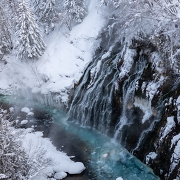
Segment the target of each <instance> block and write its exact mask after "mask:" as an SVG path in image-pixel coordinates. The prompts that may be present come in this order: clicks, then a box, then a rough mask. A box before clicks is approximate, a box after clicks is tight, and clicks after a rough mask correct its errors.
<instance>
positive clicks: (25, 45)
mask: <svg viewBox="0 0 180 180" xmlns="http://www.w3.org/2000/svg"><path fill="white" fill-rule="evenodd" d="M16 29H17V36H18V57H19V58H20V59H27V58H30V59H34V58H37V57H39V56H41V55H42V54H43V52H44V50H45V44H44V41H43V39H42V36H41V34H40V30H39V28H38V26H37V24H36V21H35V19H34V16H33V14H32V13H31V11H30V9H29V8H28V6H27V4H26V3H24V2H21V3H19V8H18V22H17V26H16Z"/></svg>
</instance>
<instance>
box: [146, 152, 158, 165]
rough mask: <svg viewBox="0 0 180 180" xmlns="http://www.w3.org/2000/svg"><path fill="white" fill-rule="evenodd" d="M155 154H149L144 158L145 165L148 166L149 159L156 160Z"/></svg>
mask: <svg viewBox="0 0 180 180" xmlns="http://www.w3.org/2000/svg"><path fill="white" fill-rule="evenodd" d="M156 157H157V154H156V153H155V152H150V153H149V154H148V155H147V156H146V164H148V162H149V160H150V159H156Z"/></svg>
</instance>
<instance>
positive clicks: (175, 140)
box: [171, 134, 180, 148]
mask: <svg viewBox="0 0 180 180" xmlns="http://www.w3.org/2000/svg"><path fill="white" fill-rule="evenodd" d="M178 140H180V134H178V135H176V136H174V137H173V138H172V140H171V148H172V147H173V145H174V144H176V143H177V141H178Z"/></svg>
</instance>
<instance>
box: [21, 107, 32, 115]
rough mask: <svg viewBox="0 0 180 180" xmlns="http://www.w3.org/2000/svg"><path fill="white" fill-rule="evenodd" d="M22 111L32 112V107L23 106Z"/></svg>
mask: <svg viewBox="0 0 180 180" xmlns="http://www.w3.org/2000/svg"><path fill="white" fill-rule="evenodd" d="M21 112H25V113H27V114H28V113H29V112H30V109H29V108H28V107H23V108H22V109H21Z"/></svg>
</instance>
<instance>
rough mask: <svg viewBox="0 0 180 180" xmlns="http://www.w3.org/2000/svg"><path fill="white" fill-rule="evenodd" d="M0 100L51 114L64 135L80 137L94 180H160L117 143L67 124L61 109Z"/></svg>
mask: <svg viewBox="0 0 180 180" xmlns="http://www.w3.org/2000/svg"><path fill="white" fill-rule="evenodd" d="M0 101H1V102H2V101H4V102H9V103H12V104H15V106H21V107H23V106H27V107H41V108H42V109H44V110H45V111H47V112H48V113H50V114H51V115H52V117H53V119H54V125H58V126H60V127H61V128H63V130H64V131H66V132H67V133H69V134H71V135H73V136H74V137H76V138H79V139H80V140H81V141H83V142H84V143H85V144H86V146H87V147H88V148H89V149H88V154H87V156H88V161H89V162H88V166H89V168H90V169H91V170H92V171H94V172H95V174H96V177H95V179H94V180H115V179H116V178H117V177H122V178H123V179H124V180H158V179H159V178H158V177H157V176H155V175H154V174H153V171H152V170H151V169H150V168H149V167H148V166H146V165H144V164H143V163H142V162H140V161H139V160H138V159H137V158H135V157H134V156H132V155H131V154H130V153H129V152H128V151H127V150H126V149H124V148H123V147H122V146H121V145H120V144H117V143H116V142H114V141H113V139H111V138H109V137H107V136H105V135H103V134H101V133H99V132H97V131H96V130H93V129H90V128H84V127H81V126H80V125H78V124H75V123H74V122H67V121H66V119H67V118H66V116H67V115H66V114H65V113H64V112H63V111H61V110H57V109H53V108H51V107H48V106H44V105H41V104H39V103H35V102H32V101H28V102H26V101H25V100H24V99H21V100H20V99H17V98H12V97H4V96H1V97H0ZM60 140H61V139H60ZM87 168H88V167H87ZM91 180H92V179H91Z"/></svg>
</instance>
